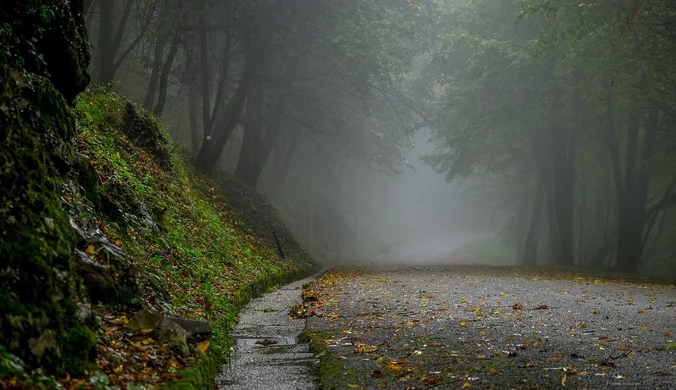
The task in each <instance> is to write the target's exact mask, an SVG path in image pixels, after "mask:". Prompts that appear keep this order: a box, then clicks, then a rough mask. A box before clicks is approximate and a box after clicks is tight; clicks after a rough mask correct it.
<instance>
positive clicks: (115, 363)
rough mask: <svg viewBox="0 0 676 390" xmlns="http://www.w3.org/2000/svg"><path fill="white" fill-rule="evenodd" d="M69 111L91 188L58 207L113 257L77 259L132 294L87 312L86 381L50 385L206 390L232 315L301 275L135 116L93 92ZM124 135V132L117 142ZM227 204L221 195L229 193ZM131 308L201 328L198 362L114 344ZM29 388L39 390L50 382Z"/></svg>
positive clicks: (250, 218)
mask: <svg viewBox="0 0 676 390" xmlns="http://www.w3.org/2000/svg"><path fill="white" fill-rule="evenodd" d="M75 110H76V116H77V118H78V123H77V131H76V136H75V141H76V144H77V150H78V152H79V153H80V154H81V155H82V156H83V157H84V158H85V159H86V160H88V161H89V163H90V164H91V166H93V168H94V169H93V170H91V169H90V172H89V174H90V175H91V176H93V181H96V182H97V183H98V184H97V185H94V186H92V187H91V188H82V187H80V188H79V189H75V188H73V186H72V184H71V185H70V186H69V185H67V183H64V189H65V190H64V195H63V199H64V203H65V207H66V208H68V209H70V213H71V216H73V217H74V218H75V220H77V221H86V220H93V221H95V224H96V227H97V228H98V229H99V230H100V231H101V233H102V234H103V235H104V236H105V237H107V238H108V240H109V241H110V242H111V243H114V244H115V245H117V246H119V247H120V248H121V249H122V250H123V251H124V255H123V256H122V257H115V256H111V255H110V254H109V253H108V251H106V250H105V248H103V247H102V246H101V245H99V244H93V245H92V244H90V243H82V242H81V243H80V244H79V245H78V247H79V248H78V249H80V250H81V251H82V252H83V253H85V254H87V255H88V256H89V257H90V258H91V260H93V261H95V262H97V263H98V264H100V265H103V266H104V267H105V268H106V269H107V270H108V271H110V274H111V275H113V277H114V278H115V279H116V283H117V285H118V287H120V289H122V287H124V285H125V283H127V282H125V280H126V279H129V278H131V279H132V280H133V281H132V283H131V284H132V285H137V286H138V288H132V289H131V290H132V291H135V293H133V294H132V295H131V296H127V297H126V301H125V302H120V301H119V300H118V301H117V302H114V303H113V304H108V305H95V306H94V307H93V312H94V315H95V316H96V319H97V322H98V323H99V324H100V327H99V329H98V344H97V352H98V354H97V358H96V365H97V366H98V368H97V367H94V366H92V367H89V370H88V371H89V374H90V375H92V374H94V379H92V378H89V379H70V378H69V379H68V380H65V381H64V380H58V379H57V381H61V382H63V383H64V384H65V385H67V386H76V385H78V384H85V383H88V386H91V383H96V384H97V385H98V386H104V385H108V386H119V387H121V388H124V387H125V386H126V385H128V384H129V383H131V382H133V383H137V384H142V385H147V386H157V385H160V384H165V385H166V384H169V385H173V386H177V387H179V388H193V387H194V388H207V387H208V386H209V385H210V383H211V382H212V379H213V376H214V375H215V374H216V373H217V372H218V371H219V370H220V367H221V364H222V362H223V361H224V360H225V358H226V357H227V351H228V350H229V348H228V347H229V339H228V336H227V331H228V329H229V328H230V327H231V326H232V325H233V324H234V322H235V321H236V315H237V312H238V310H239V309H240V308H241V307H242V306H243V305H244V304H245V303H246V302H247V301H248V300H250V299H251V298H252V297H254V296H255V295H256V294H258V293H259V292H262V291H265V290H268V289H270V288H273V287H274V286H276V285H279V284H281V283H283V282H285V281H288V280H290V279H294V278H297V277H300V276H305V275H308V274H309V273H311V272H312V271H313V264H312V263H311V260H310V259H309V258H308V257H307V255H305V253H304V252H302V251H301V250H299V249H298V246H297V244H296V243H295V242H293V241H292V240H293V239H292V237H291V236H290V235H289V234H288V232H286V231H285V229H284V227H283V225H282V224H281V222H279V221H278V220H276V219H275V217H274V216H273V215H272V214H271V213H270V212H269V210H266V211H262V212H259V213H258V214H257V215H254V214H252V213H251V212H247V213H243V212H240V211H239V210H238V209H237V208H235V207H232V206H230V203H233V204H236V203H242V202H246V201H247V200H248V201H251V202H260V201H261V200H260V199H258V198H256V199H254V198H251V199H237V200H236V202H235V201H233V202H230V201H229V200H228V199H227V198H226V197H225V196H224V195H223V193H222V192H221V191H220V190H219V189H218V186H217V185H216V184H214V182H212V181H210V180H209V179H208V178H206V177H204V176H202V175H200V174H199V173H197V172H196V171H195V170H194V169H193V167H192V166H191V165H190V164H189V163H188V162H187V159H186V158H185V157H184V156H183V155H182V154H181V153H180V152H179V151H178V150H176V148H174V147H172V146H171V143H170V142H168V141H167V140H166V138H167V136H166V135H165V134H164V131H163V130H162V128H161V125H160V124H158V123H157V122H156V120H155V119H154V118H152V117H151V116H150V115H148V114H146V113H145V112H144V111H143V110H141V109H140V108H139V107H136V106H133V105H131V104H130V103H128V102H127V101H125V100H124V99H122V98H120V97H118V96H116V95H114V94H112V93H110V92H106V91H104V90H96V91H87V92H85V93H83V94H81V95H80V96H79V97H78V99H77V100H76V104H75ZM130 110H131V111H130ZM131 126H133V127H134V131H133V132H132V133H130V134H128V133H129V131H128V130H129V129H130V128H131ZM149 134H152V135H153V136H154V137H155V139H153V138H152V137H150V138H149ZM140 145H142V146H143V147H141V146H140ZM85 171H86V170H85ZM81 181H82V180H80V182H81ZM233 185H236V184H233ZM240 193H241V194H243V196H244V195H245V194H248V192H246V191H240ZM229 194H230V196H233V191H229ZM234 194H236V192H234ZM74 204H77V205H78V206H77V207H75V206H73V205H74ZM261 209H262V208H261ZM261 225H270V226H272V225H274V226H275V230H277V231H283V232H282V234H279V235H280V236H282V237H284V238H283V239H282V241H283V242H282V244H283V246H285V247H286V249H287V252H288V253H291V256H287V259H286V260H285V259H281V258H280V257H279V255H278V254H277V250H276V248H274V246H271V244H270V243H271V242H273V241H271V239H270V237H261V236H260V235H261V233H260V232H261V231H264V229H261V228H260V226H261ZM257 232H258V234H257ZM288 253H287V254H288ZM134 281H135V282H134ZM127 284H129V283H127ZM123 300H124V299H123ZM93 303H96V302H93ZM143 306H153V307H155V308H157V309H159V310H161V311H163V312H167V313H169V314H173V315H177V316H184V317H188V318H194V319H204V320H207V321H209V322H211V324H212V326H213V327H214V333H213V336H212V339H211V342H210V344H209V348H208V352H207V353H206V354H204V353H201V352H199V351H198V350H197V349H196V348H195V345H192V346H191V349H192V353H191V356H189V357H187V358H186V357H182V356H180V355H178V354H177V352H176V351H174V350H172V349H171V348H169V347H167V346H166V345H164V346H163V345H159V343H158V342H157V341H155V340H152V339H149V338H147V337H143V338H133V337H127V336H125V330H124V326H123V325H124V324H125V323H126V321H127V320H128V318H130V317H131V315H133V313H134V312H135V311H137V310H138V309H140V308H141V307H143ZM202 347H204V345H203V346H202ZM1 362H2V359H0V363H1ZM0 371H2V370H0ZM6 374H7V373H5V375H6ZM104 374H105V375H104ZM19 376H20V377H21V376H23V375H19ZM26 378H28V379H26ZM0 379H1V378H0ZM35 380H36V376H32V377H31V376H30V375H29V376H24V384H23V385H24V386H27V387H32V386H38V385H37V384H36V383H32V382H31V381H35ZM41 380H42V381H44V382H45V383H47V385H46V387H49V386H51V385H49V383H50V382H52V383H53V381H54V379H53V378H52V379H49V378H42V379H41ZM92 381H93V382H92ZM21 382H22V381H20V380H19V381H17V380H16V379H15V380H13V381H12V382H8V383H14V384H17V386H19V384H20V383H21Z"/></svg>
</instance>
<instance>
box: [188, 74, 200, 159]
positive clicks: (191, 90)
mask: <svg viewBox="0 0 676 390" xmlns="http://www.w3.org/2000/svg"><path fill="white" fill-rule="evenodd" d="M197 110H198V107H197V88H196V87H195V83H193V82H192V81H189V82H188V116H189V117H190V146H191V151H192V156H193V157H196V156H197V153H198V152H199V148H200V138H199V123H198V120H197Z"/></svg>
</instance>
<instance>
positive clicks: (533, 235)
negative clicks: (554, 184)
mask: <svg viewBox="0 0 676 390" xmlns="http://www.w3.org/2000/svg"><path fill="white" fill-rule="evenodd" d="M541 170H542V168H539V169H538V171H541ZM543 176H544V174H543V173H542V172H538V177H537V184H536V186H535V198H534V200H533V212H532V213H531V216H530V226H529V227H528V234H527V235H526V243H525V247H524V257H523V265H526V266H536V265H537V263H538V248H539V245H538V241H539V235H540V220H541V219H542V206H543V204H544V200H545V178H544V177H543Z"/></svg>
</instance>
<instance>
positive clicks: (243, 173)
mask: <svg viewBox="0 0 676 390" xmlns="http://www.w3.org/2000/svg"><path fill="white" fill-rule="evenodd" d="M263 94H264V86H263V83H261V82H260V81H259V82H258V83H256V85H255V86H254V87H253V88H251V93H250V94H249V97H248V99H247V104H246V115H245V117H244V132H243V139H242V149H241V151H240V153H239V160H238V161H237V168H236V169H235V176H236V177H237V178H239V179H240V180H242V181H243V182H245V183H246V184H248V185H249V186H251V187H252V188H255V187H256V183H257V182H258V172H260V169H259V167H258V165H257V164H258V162H259V158H258V156H257V153H259V152H260V143H261V138H262V133H263V129H262V126H263Z"/></svg>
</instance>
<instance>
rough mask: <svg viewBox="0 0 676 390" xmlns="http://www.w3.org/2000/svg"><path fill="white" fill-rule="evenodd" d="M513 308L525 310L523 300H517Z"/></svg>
mask: <svg viewBox="0 0 676 390" xmlns="http://www.w3.org/2000/svg"><path fill="white" fill-rule="evenodd" d="M512 309H514V310H523V305H522V304H521V302H517V303H515V304H514V305H513V306H512Z"/></svg>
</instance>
